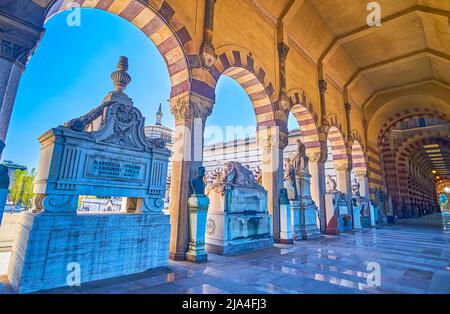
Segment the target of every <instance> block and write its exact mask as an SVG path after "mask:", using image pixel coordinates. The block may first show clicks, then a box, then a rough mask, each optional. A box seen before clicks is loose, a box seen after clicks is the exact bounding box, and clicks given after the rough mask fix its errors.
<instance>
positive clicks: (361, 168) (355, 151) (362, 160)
mask: <svg viewBox="0 0 450 314" xmlns="http://www.w3.org/2000/svg"><path fill="white" fill-rule="evenodd" d="M351 151H352V154H351V156H352V170H354V171H355V172H367V162H366V154H365V151H364V147H363V146H362V145H361V142H360V140H358V139H354V140H353V144H352V150H351Z"/></svg>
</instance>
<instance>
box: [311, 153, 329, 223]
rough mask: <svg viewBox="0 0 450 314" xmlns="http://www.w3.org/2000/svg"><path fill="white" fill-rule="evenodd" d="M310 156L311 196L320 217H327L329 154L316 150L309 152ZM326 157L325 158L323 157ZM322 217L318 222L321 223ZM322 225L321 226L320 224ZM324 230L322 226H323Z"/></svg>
mask: <svg viewBox="0 0 450 314" xmlns="http://www.w3.org/2000/svg"><path fill="white" fill-rule="evenodd" d="M307 155H308V157H309V173H310V175H311V197H312V199H313V201H314V203H316V206H317V207H318V208H319V213H320V216H321V217H320V218H322V217H325V214H324V213H325V198H324V196H325V192H326V187H325V161H324V158H325V159H326V157H327V154H326V152H325V153H323V152H322V153H321V152H320V151H316V152H307ZM322 157H324V158H322ZM320 222H321V221H320V219H317V223H318V224H320ZM319 227H320V226H319ZM321 230H322V228H321Z"/></svg>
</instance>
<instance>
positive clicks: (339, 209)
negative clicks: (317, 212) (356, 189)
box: [325, 191, 352, 235]
mask: <svg viewBox="0 0 450 314" xmlns="http://www.w3.org/2000/svg"><path fill="white" fill-rule="evenodd" d="M351 215H352V214H351V212H350V210H349V205H348V200H347V195H346V194H344V193H341V192H339V191H335V192H327V193H326V194H325V221H326V231H325V232H326V234H329V235H338V234H340V233H341V232H346V231H350V230H351V229H352V219H351Z"/></svg>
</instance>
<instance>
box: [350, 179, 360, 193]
mask: <svg viewBox="0 0 450 314" xmlns="http://www.w3.org/2000/svg"><path fill="white" fill-rule="evenodd" d="M360 188H361V185H360V184H359V182H358V179H357V178H353V181H352V195H353V196H361V192H360V191H359V189H360Z"/></svg>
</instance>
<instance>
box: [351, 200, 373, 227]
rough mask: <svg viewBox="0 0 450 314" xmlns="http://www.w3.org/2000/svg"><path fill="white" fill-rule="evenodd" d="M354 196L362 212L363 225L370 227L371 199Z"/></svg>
mask: <svg viewBox="0 0 450 314" xmlns="http://www.w3.org/2000/svg"><path fill="white" fill-rule="evenodd" d="M354 198H355V199H356V204H357V205H358V207H359V209H360V212H361V226H362V228H369V227H370V226H371V224H370V202H369V199H368V198H367V197H364V196H354Z"/></svg>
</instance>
